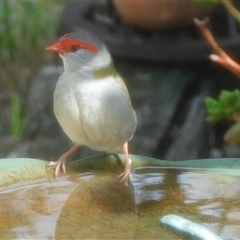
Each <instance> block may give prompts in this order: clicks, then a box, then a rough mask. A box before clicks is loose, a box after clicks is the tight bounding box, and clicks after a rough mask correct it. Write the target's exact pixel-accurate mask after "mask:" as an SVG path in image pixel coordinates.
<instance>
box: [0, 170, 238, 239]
mask: <svg viewBox="0 0 240 240" xmlns="http://www.w3.org/2000/svg"><path fill="white" fill-rule="evenodd" d="M131 183H132V184H130V185H129V187H128V188H127V187H125V186H123V185H122V184H119V183H118V182H117V179H116V175H115V174H113V173H107V174H106V173H105V174H103V173H102V172H87V173H81V174H77V175H76V174H75V175H73V174H72V175H70V176H68V177H63V178H60V179H57V180H56V181H54V182H53V183H49V182H48V181H47V180H45V179H43V180H37V181H32V182H29V183H28V184H26V183H25V184H15V185H12V186H10V187H5V188H0V206H1V208H0V239H27V238H30V239H86V238H87V239H100V238H101V239H179V238H178V237H177V236H175V235H174V234H173V233H171V232H170V231H169V230H167V229H165V228H163V227H161V226H160V225H159V224H158V219H159V218H160V217H161V216H164V215H167V214H177V215H179V216H182V217H184V218H187V219H189V220H191V221H195V222H197V223H200V224H202V225H204V226H206V227H207V228H208V229H210V230H211V231H213V232H214V233H216V234H217V235H218V236H220V237H222V238H224V239H239V238H240V176H234V175H232V176H226V175H222V174H217V173H211V172H203V171H197V170H187V169H183V170H176V169H164V168H159V167H147V168H137V169H134V170H133V172H132V175H131Z"/></svg>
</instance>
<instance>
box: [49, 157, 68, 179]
mask: <svg viewBox="0 0 240 240" xmlns="http://www.w3.org/2000/svg"><path fill="white" fill-rule="evenodd" d="M66 163H67V158H66V157H64V156H62V157H60V158H59V159H58V160H57V161H51V162H50V163H49V164H48V165H47V166H46V167H47V168H50V167H55V169H54V173H53V177H54V178H55V179H56V178H57V177H58V173H59V170H61V171H62V172H64V173H66Z"/></svg>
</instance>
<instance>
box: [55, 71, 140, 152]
mask: <svg viewBox="0 0 240 240" xmlns="http://www.w3.org/2000/svg"><path fill="white" fill-rule="evenodd" d="M83 75H84V74H83ZM83 75H82V76H79V74H74V75H72V76H66V74H65V73H63V75H62V76H61V77H60V79H59V81H58V83H57V86H56V89H55V92H54V113H55V115H56V117H57V119H58V121H59V123H60V125H61V127H62V128H63V130H64V132H65V133H66V134H67V135H68V137H69V138H70V139H71V140H72V141H73V142H75V143H78V144H83V145H86V146H88V147H90V148H92V149H94V150H98V151H107V152H116V151H118V150H119V149H121V147H122V145H123V144H124V143H125V142H127V141H129V140H130V139H131V137H132V136H133V133H134V131H135V128H136V115H135V112H134V110H133V109H132V107H131V105H130V104H129V100H128V98H127V95H126V93H125V92H124V88H123V87H122V85H121V83H120V82H119V81H117V80H116V79H114V77H108V78H105V79H93V77H91V78H89V75H88V76H83ZM79 77H81V79H85V80H84V81H79Z"/></svg>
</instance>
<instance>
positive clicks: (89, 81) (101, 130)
mask: <svg viewBox="0 0 240 240" xmlns="http://www.w3.org/2000/svg"><path fill="white" fill-rule="evenodd" d="M46 49H47V50H49V51H52V52H55V53H58V54H59V56H60V57H61V58H62V60H63V68H64V71H63V73H62V74H61V75H60V77H59V79H58V81H57V84H56V87H55V90H54V94H53V111H54V114H55V116H56V119H57V121H58V122H59V124H60V126H61V127H62V129H63V131H64V132H65V133H66V135H67V136H68V137H69V138H70V139H71V141H72V142H73V143H74V146H73V147H72V148H70V149H69V150H68V151H67V152H66V153H64V154H63V155H62V156H61V157H60V158H59V159H58V160H57V161H51V162H50V163H49V165H48V166H50V167H55V170H54V177H55V178H57V176H58V174H59V171H60V170H61V171H63V172H64V173H66V163H67V160H68V157H69V155H70V154H72V153H73V152H74V151H75V150H77V149H78V148H79V147H80V146H87V147H89V148H91V149H93V150H96V151H101V152H106V153H111V154H117V153H124V157H125V161H124V164H125V166H124V171H123V173H121V174H120V175H119V176H118V177H119V178H120V180H119V181H120V182H122V183H124V184H125V185H127V182H128V180H129V176H130V173H131V163H132V160H131V155H130V154H129V150H128V143H129V141H130V140H131V139H132V137H133V135H134V132H135V130H136V126H137V117H136V112H135V110H134V109H133V106H132V103H131V99H130V96H129V93H128V89H127V87H126V85H125V83H124V81H123V79H122V77H121V76H120V74H119V73H118V72H117V70H116V69H115V67H114V64H113V60H112V57H111V54H110V52H109V50H108V49H107V47H106V45H105V44H104V43H103V41H102V40H100V38H99V37H97V36H95V35H94V34H93V33H91V32H89V31H87V30H84V29H78V30H77V31H75V32H70V33H66V34H64V35H63V36H62V37H60V38H59V39H58V40H57V41H55V42H54V43H53V44H51V45H50V46H49V47H47V48H46Z"/></svg>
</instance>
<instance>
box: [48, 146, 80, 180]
mask: <svg viewBox="0 0 240 240" xmlns="http://www.w3.org/2000/svg"><path fill="white" fill-rule="evenodd" d="M79 147H80V145H79V144H76V145H74V146H73V147H72V148H70V149H69V150H68V151H67V152H65V153H64V154H63V155H62V156H61V157H60V158H59V159H58V160H57V161H51V162H50V163H49V164H48V165H47V167H52V166H55V170H54V178H57V176H58V172H59V170H60V169H61V170H62V171H63V172H64V173H66V163H67V160H68V157H69V156H70V155H71V154H72V153H73V152H74V151H76V150H77V149H78V148H79Z"/></svg>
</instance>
